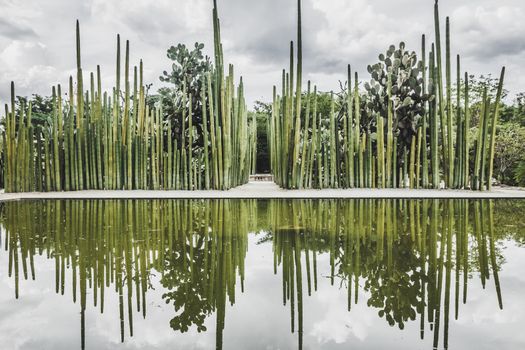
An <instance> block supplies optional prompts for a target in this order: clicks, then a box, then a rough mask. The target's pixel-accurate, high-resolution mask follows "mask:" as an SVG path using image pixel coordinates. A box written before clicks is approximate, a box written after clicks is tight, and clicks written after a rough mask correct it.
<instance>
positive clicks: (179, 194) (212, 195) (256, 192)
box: [0, 181, 525, 202]
mask: <svg viewBox="0 0 525 350" xmlns="http://www.w3.org/2000/svg"><path fill="white" fill-rule="evenodd" d="M220 198H247V199H269V198H283V199H286V198H289V199H293V198H300V199H307V198H314V199H315V198H515V199H525V189H520V188H511V187H505V188H503V187H494V188H493V190H492V191H490V192H487V191H484V192H480V191H465V190H426V189H425V190H423V189H422V190H410V189H347V190H340V189H323V190H283V189H281V188H279V187H278V186H277V185H276V184H275V183H273V182H268V181H261V182H259V181H253V182H249V183H247V184H246V185H243V186H239V187H236V188H233V189H231V190H228V191H215V190H212V191H140V190H133V191H126V190H122V191H103V190H98V191H76V192H45V193H41V192H39V193H33V192H31V193H3V191H2V192H1V193H0V202H2V201H8V200H21V199H220Z"/></svg>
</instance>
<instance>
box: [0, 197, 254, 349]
mask: <svg viewBox="0 0 525 350" xmlns="http://www.w3.org/2000/svg"><path fill="white" fill-rule="evenodd" d="M1 209H2V219H1V220H2V224H3V226H4V228H5V232H6V237H5V242H6V243H5V245H6V246H5V250H6V251H8V253H9V267H8V271H9V276H10V277H11V276H13V277H14V280H15V297H16V298H18V296H19V279H20V278H21V276H20V274H21V273H20V269H21V270H22V276H23V278H25V279H28V277H29V275H30V276H31V278H32V279H35V277H36V276H35V268H34V257H35V255H37V254H38V255H43V254H44V255H45V256H46V257H47V258H48V259H53V260H55V272H56V274H55V285H56V293H60V294H62V295H63V294H65V291H66V286H67V285H68V284H69V285H70V287H71V295H72V299H73V302H75V303H76V302H77V298H79V299H80V309H81V312H80V314H81V346H82V348H84V346H85V310H86V307H87V304H88V300H87V299H88V297H89V294H90V293H91V294H92V297H93V300H92V303H93V306H94V307H98V308H99V309H100V312H101V313H103V312H104V310H105V309H104V300H105V295H106V294H107V293H116V295H117V296H118V304H119V310H118V313H119V319H120V333H121V334H120V337H121V341H124V335H125V329H126V320H127V324H128V325H127V328H128V333H129V335H130V336H133V310H134V309H136V310H137V312H141V313H142V315H143V317H146V311H147V305H148V304H147V299H146V295H147V291H148V289H150V288H151V286H150V283H151V282H150V279H151V277H152V275H153V274H154V271H158V272H160V273H161V275H162V277H161V284H162V285H163V287H165V288H166V292H165V294H164V295H163V298H164V299H165V301H166V303H172V304H173V306H174V308H175V311H176V312H179V313H178V314H177V315H176V316H175V317H174V318H173V319H172V320H171V322H170V326H171V327H172V328H173V329H174V330H178V331H181V332H185V331H187V330H188V329H189V328H190V327H192V326H193V325H195V326H196V327H197V329H198V330H199V331H202V330H205V327H204V321H205V319H206V317H208V316H209V315H211V314H212V313H213V312H217V329H216V332H217V347H218V348H220V347H222V331H223V329H224V318H225V305H226V298H228V300H229V301H230V303H231V304H233V303H234V302H235V282H236V273H238V274H239V275H240V279H241V283H242V281H243V280H244V258H245V256H246V250H247V233H248V223H254V222H255V220H254V212H255V211H254V209H255V201H157V200H155V201H43V202H11V203H7V204H5V205H3V206H2V208H1ZM0 241H1V237H0ZM68 269H69V270H70V272H67V273H66V271H67V270H68ZM69 276H71V278H70V279H69V282H66V279H68V278H69ZM134 304H135V305H134Z"/></svg>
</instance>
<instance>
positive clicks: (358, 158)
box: [268, 0, 505, 190]
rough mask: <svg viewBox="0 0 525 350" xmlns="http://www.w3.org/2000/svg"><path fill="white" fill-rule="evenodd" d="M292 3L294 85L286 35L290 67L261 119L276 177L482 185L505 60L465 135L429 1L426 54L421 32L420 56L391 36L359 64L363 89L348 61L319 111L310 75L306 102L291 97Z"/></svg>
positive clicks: (463, 96)
mask: <svg viewBox="0 0 525 350" xmlns="http://www.w3.org/2000/svg"><path fill="white" fill-rule="evenodd" d="M298 10H299V11H298V31H297V33H298V35H297V36H298V38H297V42H298V49H297V60H298V62H297V67H296V68H295V69H296V71H295V72H296V75H297V78H296V83H297V87H296V90H294V88H293V86H294V65H293V61H294V51H293V43H292V45H291V55H290V56H291V57H290V71H289V72H286V71H283V75H282V90H281V94H278V93H277V88H276V87H274V90H273V92H274V94H273V95H274V99H273V112H272V115H271V118H270V122H269V126H268V129H269V130H268V134H269V135H270V137H269V139H270V151H271V164H272V169H273V172H274V173H275V175H276V176H275V178H276V181H277V183H278V184H279V185H280V186H282V187H285V188H352V187H361V188H362V187H367V188H396V187H410V188H440V187H446V188H458V189H460V188H470V189H474V190H483V189H488V190H490V189H491V179H492V168H493V163H494V143H495V135H496V127H497V121H498V114H499V110H498V109H499V105H500V100H501V95H502V87H503V80H504V74H505V68H503V69H502V71H501V77H500V79H499V87H498V93H497V96H496V99H495V100H494V101H490V99H488V98H487V93H486V92H485V94H484V96H483V99H482V101H483V103H482V104H483V107H484V108H483V111H482V113H481V114H482V115H481V123H480V127H479V135H478V138H477V140H469V133H468V130H469V128H470V120H469V119H470V115H469V85H468V74H467V73H465V79H464V82H463V81H462V80H461V67H460V57H459V55H458V56H457V81H456V87H455V90H456V92H455V93H453V91H452V85H453V84H454V82H453V80H452V75H451V66H452V62H451V50H450V21H449V19H448V17H447V20H446V39H445V55H444V56H445V64H443V63H442V56H443V55H442V50H441V37H440V28H441V26H440V17H439V9H438V2H437V1H436V3H435V7H434V13H435V43H433V44H432V45H431V50H430V52H429V53H428V61H427V52H426V43H425V42H426V40H425V36H424V35H423V36H422V45H421V59H420V60H418V57H417V54H416V52H413V51H412V52H411V51H408V50H406V48H405V44H404V43H400V44H399V47H398V48H396V47H395V46H394V45H391V46H390V47H389V49H388V50H387V51H386V53H385V54H381V55H379V62H378V63H376V64H374V65H370V66H368V73H369V74H370V75H371V79H370V81H369V82H366V83H365V84H364V91H362V90H360V88H359V81H358V76H357V73H356V74H355V77H354V85H352V74H351V69H350V66H348V80H347V87H346V91H344V96H343V97H340V98H338V99H334V98H332V108H331V110H330V112H328V115H326V113H325V115H323V114H322V113H320V112H318V111H317V102H318V94H317V88H316V87H315V86H314V89H313V91H314V92H313V94H312V93H311V88H310V86H311V83H310V82H308V89H307V93H306V99H307V103H306V104H303V103H302V102H301V98H302V97H301V84H302V82H301V78H302V51H301V46H302V43H301V41H302V40H301V1H300V0H298ZM443 81H444V83H443ZM332 96H334V94H333V93H332ZM454 97H455V101H453V98H454ZM336 106H337V109H336V108H335V107H336ZM471 152H473V154H474V159H472V157H469V155H470V153H471Z"/></svg>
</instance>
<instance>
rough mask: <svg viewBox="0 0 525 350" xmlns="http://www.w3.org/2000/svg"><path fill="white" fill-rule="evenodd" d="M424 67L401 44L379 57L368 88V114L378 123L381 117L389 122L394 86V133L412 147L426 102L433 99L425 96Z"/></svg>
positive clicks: (367, 85) (370, 70) (366, 84)
mask: <svg viewBox="0 0 525 350" xmlns="http://www.w3.org/2000/svg"><path fill="white" fill-rule="evenodd" d="M422 65H423V63H422V62H421V61H418V58H417V55H416V53H415V52H414V51H407V50H406V49H405V43H403V42H401V43H400V44H399V47H398V48H396V47H395V46H394V45H391V46H390V47H389V48H388V50H387V51H386V53H385V54H380V55H379V62H378V63H376V64H373V65H369V66H368V73H370V75H371V79H370V82H367V83H365V84H364V86H365V89H366V95H367V99H366V100H367V104H366V107H365V113H366V114H367V115H368V116H369V119H370V120H376V116H377V115H378V114H379V115H380V116H382V117H383V118H385V119H386V118H387V115H388V99H389V95H388V85H389V82H391V97H390V98H391V100H392V108H393V114H394V119H393V129H394V132H395V134H396V135H397V136H398V140H399V141H400V142H403V143H404V145H406V146H408V145H410V142H411V139H412V135H414V134H415V133H416V130H417V126H418V123H419V121H420V119H421V118H422V117H423V115H424V113H425V101H428V100H430V98H431V96H430V95H428V94H425V95H424V94H423V81H424V77H423V75H422V71H423V66H422ZM389 76H390V79H389Z"/></svg>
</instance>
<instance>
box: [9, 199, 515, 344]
mask: <svg viewBox="0 0 525 350" xmlns="http://www.w3.org/2000/svg"><path fill="white" fill-rule="evenodd" d="M508 203H510V204H511V205H509V204H508ZM0 209H1V210H0V213H1V216H0V218H1V219H0V220H1V221H0V222H1V223H2V226H3V229H2V232H5V234H6V235H5V237H4V238H3V240H2V241H5V250H6V254H8V257H9V263H8V264H9V266H8V267H7V268H8V273H9V276H10V277H11V278H13V280H14V285H15V296H16V297H18V296H19V294H20V293H21V291H20V290H19V281H20V279H22V278H25V279H29V278H32V279H35V278H36V277H37V276H36V271H37V270H36V269H35V264H38V261H35V258H36V257H37V255H45V257H47V258H48V259H51V260H54V263H55V273H56V274H55V289H56V292H57V293H59V294H63V295H67V294H69V295H71V298H72V299H73V301H74V302H77V300H79V303H80V309H81V324H82V329H81V332H82V344H84V338H85V323H86V320H85V318H84V317H85V310H86V309H87V307H88V305H89V304H92V305H93V307H96V308H99V309H100V311H101V312H104V311H105V305H104V302H105V300H107V298H108V297H109V298H111V297H112V296H116V297H117V298H118V311H116V312H118V314H119V322H120V337H121V339H122V340H124V335H125V333H128V334H129V335H133V314H134V312H133V309H135V310H137V311H136V312H140V313H142V316H143V317H146V314H147V309H146V308H147V305H148V300H147V292H148V290H149V289H150V288H152V286H153V285H155V283H156V281H155V278H154V275H155V273H156V272H158V273H159V274H160V275H161V277H160V285H161V286H162V288H163V299H164V301H165V302H167V303H168V304H170V305H171V306H170V307H169V308H170V309H171V308H173V309H174V312H175V316H174V317H172V319H171V321H170V326H171V327H172V328H173V329H174V330H176V331H180V332H186V331H188V330H189V329H190V328H191V327H193V326H195V327H196V328H197V330H198V331H206V330H207V329H206V327H205V321H206V319H207V318H208V317H209V316H211V315H212V314H214V313H216V320H217V321H216V322H217V324H216V329H215V332H216V337H217V338H216V346H217V348H221V347H222V343H223V330H224V329H225V314H226V303H227V302H229V303H230V304H231V305H233V304H234V303H235V301H236V292H238V291H239V289H240V291H241V292H243V291H244V280H245V276H246V275H248V276H249V273H250V271H249V269H246V271H245V260H246V256H247V249H248V237H249V236H248V233H249V232H255V231H259V230H262V231H263V232H267V234H265V235H264V236H262V237H261V238H260V239H258V241H259V242H260V244H265V243H264V242H267V243H269V242H271V244H272V245H273V251H274V255H273V264H274V266H273V268H274V273H275V274H277V273H278V271H279V273H280V274H281V275H282V302H283V304H284V305H289V306H290V316H291V330H292V331H293V332H295V331H297V332H298V335H299V340H298V341H299V347H302V344H303V332H304V328H305V325H304V321H303V312H304V311H307V310H304V303H303V302H304V297H305V296H310V295H312V293H316V292H317V293H319V292H318V285H320V284H321V283H323V281H324V280H321V279H318V270H321V269H320V266H319V258H320V256H321V255H323V256H324V257H325V256H328V257H329V262H330V263H329V265H330V266H329V267H330V270H329V276H328V277H329V279H328V280H329V281H330V282H329V283H330V284H331V285H333V287H334V288H336V286H340V285H342V286H344V287H345V288H346V289H347V293H348V304H347V307H348V309H349V311H350V309H351V307H352V306H353V305H355V304H357V303H358V302H359V299H360V298H362V294H363V291H365V292H366V293H367V295H368V294H370V297H369V298H368V300H367V301H366V302H367V305H368V306H369V307H373V308H374V309H377V312H378V315H379V316H380V317H382V318H384V319H385V320H386V321H387V322H388V323H389V324H390V325H392V326H395V325H397V326H398V327H399V328H401V329H402V328H404V327H405V325H406V324H407V323H409V322H411V321H415V320H416V319H419V323H420V332H421V337H422V338H423V337H424V335H425V331H426V330H427V329H430V332H431V333H432V336H433V337H434V338H433V342H434V345H435V346H438V345H439V343H440V342H442V343H443V344H444V345H445V346H447V344H448V328H449V318H450V317H451V316H452V315H454V317H455V318H456V319H457V318H458V317H459V309H460V306H461V303H462V302H463V303H466V301H467V287H468V279H469V274H473V273H474V272H478V273H479V275H480V280H481V282H482V285H483V286H484V287H486V285H487V284H488V282H489V281H490V279H491V278H493V280H494V282H493V283H494V284H495V286H496V294H497V298H498V300H497V302H498V305H499V307H500V308H502V307H503V301H502V293H501V289H500V285H499V278H498V271H499V266H500V265H501V256H500V252H499V251H498V250H497V248H496V247H497V242H498V241H500V240H502V239H506V238H508V236H504V234H507V232H506V228H505V227H504V225H503V224H502V222H507V221H508V220H509V219H508V218H509V215H511V214H509V213H511V212H512V213H513V214H515V210H516V207H515V202H506V201H496V202H493V201H467V200H385V199H382V200H370V199H368V200H270V201H255V200H230V201H228V200H218V201H203V200H194V201H190V200H179V201H173V200H165V201H162V200H153V201H133V200H130V201H114V200H111V201H42V202H9V203H4V204H1V206H0ZM515 221H516V223H521V221H519V220H515ZM522 225H523V224H522ZM522 229H523V227H521V228H520V229H519V230H521V231H523V230H522ZM519 230H518V231H519ZM268 263H271V261H268ZM237 281H240V286H238V284H237ZM69 288H71V289H70V290H68V289H69ZM236 288H239V289H237V291H236ZM22 292H23V291H22ZM249 292H254V291H249ZM108 293H109V294H108ZM88 298H92V299H91V300H88ZM361 302H363V300H361ZM452 308H453V309H452ZM106 311H107V310H106ZM126 329H127V330H126Z"/></svg>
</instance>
